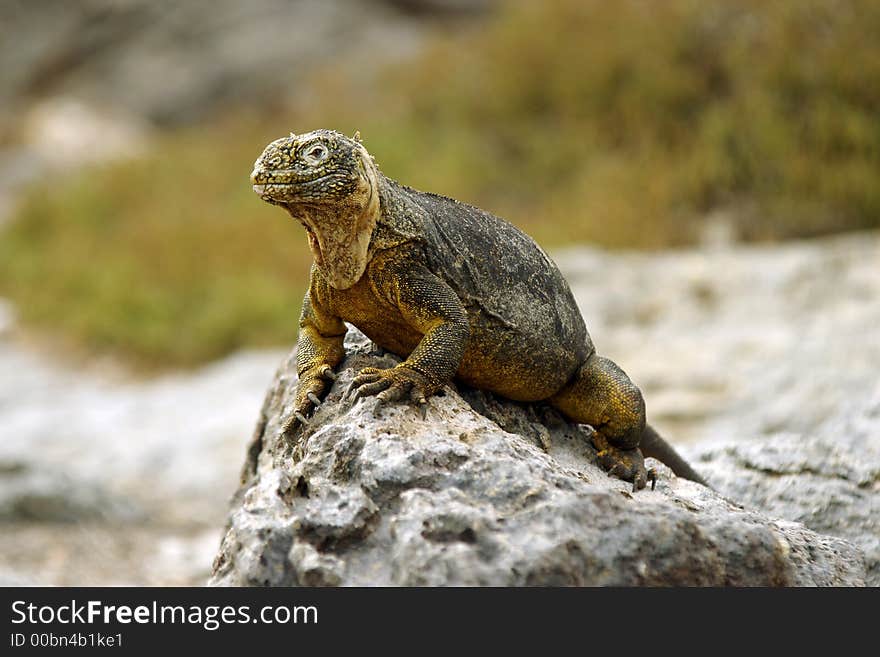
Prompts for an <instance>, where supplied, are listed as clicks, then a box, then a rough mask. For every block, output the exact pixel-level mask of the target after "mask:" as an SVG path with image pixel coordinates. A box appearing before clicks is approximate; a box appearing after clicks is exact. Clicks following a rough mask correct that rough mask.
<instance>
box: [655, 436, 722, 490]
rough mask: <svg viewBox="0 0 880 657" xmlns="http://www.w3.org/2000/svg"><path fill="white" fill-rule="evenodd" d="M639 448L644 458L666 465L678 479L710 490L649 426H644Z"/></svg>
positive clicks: (704, 481) (670, 446) (703, 480)
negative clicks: (649, 457) (701, 485)
mask: <svg viewBox="0 0 880 657" xmlns="http://www.w3.org/2000/svg"><path fill="white" fill-rule="evenodd" d="M639 448H640V449H641V450H642V454H644V455H645V456H651V457H653V458H655V459H657V460H658V461H661V462H663V463H665V464H666V465H668V466H669V467H670V468H671V469H672V471H673V472H674V473H675V474H677V475H678V476H679V477H684V478H685V479H690V480H691V481H696V482H697V483H698V484H703V485H704V486H706V487H707V488H711V486H709V484H707V483H706V480H705V479H703V478H702V477H701V476H700V475H698V474H697V472H696V471H695V470H694V469H693V468H692V467H691V466H690V465H689V464H688V462H687V461H685V460H684V459H683V458H682V457H681V455H680V454H679V453H678V452H676V451H675V450H674V449H673V448H672V445H670V444H669V443H668V442H666V441H665V440H663V438H661V437H660V434H659V433H657V431H655V430H654V427H652V426H651V425H650V424H646V425H645V431H644V432H643V433H642V442H641V443H640V444H639Z"/></svg>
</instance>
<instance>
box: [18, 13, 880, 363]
mask: <svg viewBox="0 0 880 657" xmlns="http://www.w3.org/2000/svg"><path fill="white" fill-rule="evenodd" d="M502 7H503V9H502V11H501V13H500V15H499V16H498V17H496V18H494V19H493V20H492V21H490V22H489V23H488V24H486V25H485V26H475V27H473V28H472V29H469V30H465V31H462V30H460V29H459V30H457V34H454V35H453V34H449V35H447V36H445V37H443V38H439V39H438V40H436V42H435V43H433V44H432V45H431V46H430V47H429V48H428V50H427V52H425V53H424V54H423V55H422V56H420V57H419V58H418V60H417V61H416V62H415V63H410V64H408V65H407V66H406V67H403V68H400V69H399V70H396V71H392V72H390V73H389V74H387V76H385V78H384V79H383V80H382V83H381V84H380V85H377V86H376V87H374V88H371V89H365V88H364V85H363V84H362V83H361V81H359V80H358V77H357V72H356V68H357V67H356V66H349V67H344V68H339V69H329V70H322V71H320V72H317V73H316V75H315V80H314V84H313V85H312V90H313V96H312V97H310V100H309V102H308V103H307V106H306V104H305V103H304V104H303V106H302V107H301V108H299V109H297V110H295V111H278V110H276V111H269V110H267V111H264V112H262V113H258V114H255V115H249V116H236V117H234V118H230V117H227V118H226V119H224V120H219V121H215V122H212V123H210V124H207V125H204V126H200V127H198V128H195V129H191V130H188V131H186V132H183V133H178V134H174V135H169V136H167V137H165V138H163V139H162V140H161V142H160V143H159V144H158V145H157V147H156V149H155V150H154V151H153V153H152V154H151V155H150V156H148V157H147V158H146V159H143V160H139V161H136V162H128V163H124V164H116V165H113V166H108V167H105V168H102V169H99V170H92V171H88V172H85V173H83V174H82V175H80V176H77V177H74V178H72V179H70V180H68V181H63V182H60V183H56V184H53V186H52V187H51V188H49V187H47V186H46V185H45V184H41V185H37V186H35V188H34V189H33V192H32V193H31V194H30V196H29V197H28V199H27V201H26V203H25V204H24V206H23V208H22V210H21V213H20V216H19V217H18V220H17V221H16V222H14V223H13V224H12V226H11V229H9V230H7V231H5V233H4V234H3V236H2V240H0V293H2V294H4V295H8V296H11V297H12V298H13V299H14V300H15V301H16V302H18V304H19V307H20V309H21V312H22V316H23V319H24V320H25V321H26V322H28V323H30V324H32V325H35V326H42V327H48V328H51V329H57V330H59V331H62V332H64V333H65V334H67V335H72V336H74V337H75V338H76V339H77V341H78V342H80V343H82V344H86V345H88V346H89V347H91V348H96V349H102V350H108V349H109V350H113V351H118V352H121V353H124V354H126V355H127V356H129V357H130V358H132V359H133V360H134V361H135V362H139V363H142V364H147V365H156V364H159V365H165V364H171V365H191V364H195V363H198V362H203V361H205V360H207V359H210V358H214V357H217V356H219V355H221V354H224V353H227V352H229V351H230V350H232V349H235V348H237V347H240V346H243V345H267V344H289V343H291V342H292V341H293V339H294V336H295V333H296V317H297V314H298V307H299V300H300V298H301V296H302V292H303V291H304V290H305V287H306V276H307V272H308V266H309V263H310V259H311V258H310V255H309V253H308V250H307V248H306V244H305V238H304V236H303V235H302V234H301V229H300V228H299V227H298V226H297V225H295V224H294V223H293V222H292V221H291V220H289V219H288V218H287V217H286V216H285V215H284V214H283V213H282V212H281V211H279V210H278V209H277V208H271V207H269V206H267V205H265V204H262V203H260V202H259V201H258V199H257V198H256V196H254V195H253V193H252V191H251V190H250V187H249V184H248V181H247V175H248V173H249V172H250V166H251V163H252V162H253V160H254V159H255V157H256V156H257V155H258V154H259V152H260V150H261V149H262V146H263V145H264V144H265V143H266V142H268V141H269V140H271V139H274V138H276V137H278V136H281V135H282V134H284V133H285V132H286V131H288V130H290V129H293V130H295V131H297V132H302V131H306V130H310V129H314V128H317V127H332V128H336V129H340V130H345V131H349V132H350V131H353V130H354V129H355V128H359V129H360V130H361V132H362V133H363V136H364V141H365V144H366V145H367V147H368V148H369V149H370V151H371V152H372V153H373V154H374V155H375V157H376V159H377V161H378V162H379V165H380V167H381V168H382V169H383V171H384V172H385V173H386V174H387V175H389V176H391V177H393V178H397V179H399V180H401V181H403V182H405V183H407V184H409V185H412V186H414V187H417V188H421V189H426V190H430V191H436V192H441V193H444V194H447V195H450V196H454V197H457V198H459V199H462V200H466V201H469V202H472V203H475V204H477V205H480V206H482V207H485V208H487V209H491V210H492V211H494V212H496V213H497V214H500V215H502V216H504V217H506V218H508V219H510V220H511V221H513V222H514V223H517V224H518V225H520V226H521V227H523V228H524V229H525V230H526V231H527V232H529V233H530V234H532V235H533V236H534V237H535V238H536V239H537V240H538V241H539V242H541V243H542V244H544V245H546V246H548V247H550V248H553V247H554V246H560V245H566V244H570V243H571V242H592V243H596V244H599V245H603V246H609V247H637V248H655V247H665V246H676V245H682V244H688V243H692V242H694V241H695V240H696V239H698V237H699V235H700V229H701V223H702V222H703V221H704V219H705V217H706V216H707V215H708V213H710V212H711V211H713V210H724V211H725V216H727V217H730V218H732V219H733V220H734V221H735V222H736V227H737V232H738V233H739V234H740V235H741V236H743V237H744V238H746V239H761V240H766V239H783V238H789V237H804V236H813V235H819V234H823V233H829V232H834V231H839V230H851V229H860V228H868V227H877V226H880V39H878V35H880V3H877V2H874V1H873V0H826V1H824V2H820V1H818V0H778V1H776V2H764V1H759V0H736V1H732V0H728V1H723V2H722V1H717V0H711V1H710V0H703V1H699V0H665V1H650V0H642V1H635V0H629V1H627V0H624V1H621V2H602V1H591V0H557V1H554V2H520V3H511V4H509V5H502Z"/></svg>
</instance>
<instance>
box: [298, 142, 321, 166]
mask: <svg viewBox="0 0 880 657" xmlns="http://www.w3.org/2000/svg"><path fill="white" fill-rule="evenodd" d="M303 159H305V161H306V162H308V163H310V164H318V163H319V162H323V161H324V160H325V159H327V149H326V148H324V147H323V146H321V145H320V144H315V145H314V146H311V147H310V148H308V149H306V152H305V153H304V154H303Z"/></svg>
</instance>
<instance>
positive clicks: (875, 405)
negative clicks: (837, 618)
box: [689, 385, 880, 586]
mask: <svg viewBox="0 0 880 657" xmlns="http://www.w3.org/2000/svg"><path fill="white" fill-rule="evenodd" d="M689 455H690V456H691V457H692V460H693V461H694V462H695V464H696V466H697V467H698V468H699V470H700V471H701V472H705V473H706V474H707V476H708V477H709V478H710V480H711V481H712V483H713V485H715V486H716V487H717V488H718V490H719V491H722V492H723V493H724V494H725V495H728V496H729V497H730V498H731V499H735V500H737V501H738V502H741V503H743V504H747V505H748V506H750V507H753V508H757V509H760V510H761V511H763V512H764V513H767V514H770V515H772V516H775V517H779V518H785V519H787V520H793V521H796V522H801V523H803V524H805V525H806V526H807V527H809V528H810V529H813V530H814V531H817V532H821V533H823V534H831V535H833V536H839V537H842V538H845V539H847V540H849V541H851V542H852V543H854V544H855V545H857V546H858V547H860V548H861V549H862V550H863V551H864V553H865V564H866V568H867V583H868V584H870V585H872V586H880V385H877V386H875V388H874V390H873V391H871V390H868V391H867V394H866V395H864V396H863V397H862V398H855V399H853V400H852V402H851V403H849V404H845V405H843V406H842V407H841V408H839V409H838V410H837V412H836V413H834V414H833V415H831V416H830V417H829V418H828V419H827V420H826V421H825V422H823V423H821V424H818V425H817V426H816V427H814V428H813V429H812V430H811V431H810V432H808V433H795V432H789V433H779V434H776V435H773V436H770V437H764V438H761V439H752V440H743V441H730V440H726V441H723V442H718V443H703V444H700V445H697V446H695V448H693V449H692V450H690V451H689Z"/></svg>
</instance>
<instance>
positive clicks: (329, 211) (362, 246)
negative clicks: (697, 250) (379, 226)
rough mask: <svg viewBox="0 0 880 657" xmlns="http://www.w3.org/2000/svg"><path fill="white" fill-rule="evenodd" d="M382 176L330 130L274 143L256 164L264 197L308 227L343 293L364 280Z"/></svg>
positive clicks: (321, 263) (357, 147) (318, 256)
mask: <svg viewBox="0 0 880 657" xmlns="http://www.w3.org/2000/svg"><path fill="white" fill-rule="evenodd" d="M377 179H378V172H377V170H376V165H375V164H374V163H373V159H372V158H371V157H370V155H369V153H367V151H366V149H365V148H364V147H363V146H362V145H361V143H360V135H359V134H357V133H355V136H354V137H353V138H351V139H350V138H348V137H346V136H345V135H342V134H340V133H338V132H334V131H332V130H315V131H314V132H309V133H306V134H304V135H295V134H293V133H290V136H289V137H282V138H281V139H276V140H275V141H273V142H272V143H270V144H269V145H268V146H266V149H265V150H264V151H263V154H262V155H260V157H258V158H257V161H256V162H255V163H254V170H253V172H252V173H251V182H252V183H253V185H254V191H255V192H256V193H257V194H259V195H260V198H261V199H263V200H264V201H266V202H267V203H271V204H273V205H280V206H281V207H283V208H285V209H286V210H287V211H288V212H289V213H290V215H291V216H292V217H293V218H294V219H296V220H298V221H299V222H300V223H302V225H303V226H304V227H305V229H306V232H307V233H308V237H309V247H310V248H311V250H312V255H313V256H314V257H315V263H316V264H317V266H318V268H319V269H320V270H321V272H322V273H323V274H324V276H325V277H326V278H327V280H328V282H329V283H330V285H332V286H333V287H335V288H338V289H341V290H344V289H347V288H349V287H351V286H352V285H354V284H355V283H357V281H358V280H359V279H360V277H361V276H362V275H363V273H364V269H365V268H366V266H367V250H368V248H369V245H370V238H371V236H372V234H373V229H374V228H375V227H376V221H377V220H378V218H379V190H378V188H377Z"/></svg>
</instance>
